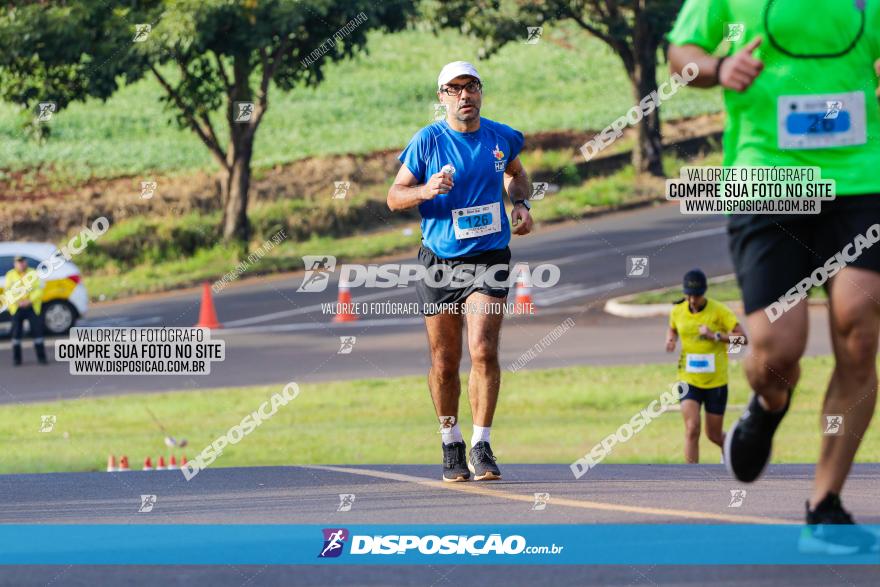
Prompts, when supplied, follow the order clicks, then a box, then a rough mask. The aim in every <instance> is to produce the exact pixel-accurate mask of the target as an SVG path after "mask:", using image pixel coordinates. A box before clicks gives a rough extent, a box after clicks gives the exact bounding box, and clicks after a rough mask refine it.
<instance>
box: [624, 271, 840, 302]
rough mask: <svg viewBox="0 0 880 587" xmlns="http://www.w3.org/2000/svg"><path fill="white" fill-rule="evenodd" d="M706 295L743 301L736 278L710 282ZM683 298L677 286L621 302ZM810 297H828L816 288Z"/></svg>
mask: <svg viewBox="0 0 880 587" xmlns="http://www.w3.org/2000/svg"><path fill="white" fill-rule="evenodd" d="M706 295H707V296H708V297H710V298H712V299H713V300H718V301H719V302H738V301H740V300H742V292H741V291H740V289H739V286H738V285H737V283H736V278H733V277H731V278H729V279H724V280H722V281H716V282H712V281H710V282H709V289H708V290H707V292H706ZM682 297H683V294H682V293H681V286H680V285H676V286H674V287H668V288H666V289H661V290H655V291H646V292H642V293H637V294H635V295H632V296H627V297H626V298H624V299H622V300H621V302H622V303H624V304H665V303H672V302H675V301H678V300H680V299H681V298H682ZM810 297H811V298H815V299H817V300H824V299H826V298H827V297H828V296H827V295H826V294H825V290H824V289H822V288H820V287H814V288H813V289H811V290H810Z"/></svg>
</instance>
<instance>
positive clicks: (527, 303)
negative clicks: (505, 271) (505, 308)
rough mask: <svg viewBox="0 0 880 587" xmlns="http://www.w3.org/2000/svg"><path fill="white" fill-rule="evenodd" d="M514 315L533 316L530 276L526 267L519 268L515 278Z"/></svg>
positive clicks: (533, 305)
mask: <svg viewBox="0 0 880 587" xmlns="http://www.w3.org/2000/svg"><path fill="white" fill-rule="evenodd" d="M514 304H515V306H514V307H515V310H516V311H515V312H514V313H515V314H534V313H535V302H534V300H532V275H531V273H529V268H528V266H521V267H520V269H519V274H518V275H517V276H516V300H514Z"/></svg>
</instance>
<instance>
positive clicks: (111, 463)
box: [107, 455, 116, 473]
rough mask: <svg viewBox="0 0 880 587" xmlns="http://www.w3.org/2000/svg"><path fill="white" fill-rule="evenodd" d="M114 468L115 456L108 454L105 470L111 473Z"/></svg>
mask: <svg viewBox="0 0 880 587" xmlns="http://www.w3.org/2000/svg"><path fill="white" fill-rule="evenodd" d="M115 470H116V457H114V456H113V455H110V456H109V457H107V472H108V473H112V472H113V471H115Z"/></svg>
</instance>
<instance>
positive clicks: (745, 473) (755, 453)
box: [724, 390, 792, 483]
mask: <svg viewBox="0 0 880 587" xmlns="http://www.w3.org/2000/svg"><path fill="white" fill-rule="evenodd" d="M791 392H792V390H788V398H787V399H786V400H785V407H784V408H783V409H782V410H780V411H778V412H768V411H767V410H765V409H764V408H763V407H762V406H761V403H760V402H759V401H758V396H757V394H754V393H753V394H752V399H751V400H750V401H749V406H748V407H747V408H746V411H745V412H743V415H742V416H740V419H739V420H738V421H737V422H736V424H734V425H733V428H731V429H730V431H728V433H727V436H726V437H725V438H724V465H725V466H726V467H727V470H728V471H730V473H731V474H732V475H733V476H734V477H736V478H737V479H738V480H739V481H742V482H743V483H751V482H752V481H754V480H755V479H757V478H758V477H760V476H761V474H762V473H763V472H764V469H765V468H767V463H769V462H770V453H771V449H772V448H773V434H774V433H775V432H776V428H777V427H778V426H779V423H780V422H782V418H783V417H784V416H785V413H786V412H787V411H788V406H789V405H791Z"/></svg>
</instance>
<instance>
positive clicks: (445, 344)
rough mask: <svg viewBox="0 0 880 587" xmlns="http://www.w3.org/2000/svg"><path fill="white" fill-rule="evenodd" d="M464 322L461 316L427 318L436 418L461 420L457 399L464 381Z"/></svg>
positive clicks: (443, 315)
mask: <svg viewBox="0 0 880 587" xmlns="http://www.w3.org/2000/svg"><path fill="white" fill-rule="evenodd" d="M463 325H464V322H463V320H462V316H461V314H435V315H434V316H426V317H425V327H426V328H427V330H428V347H429V348H430V351H431V369H430V371H428V387H429V388H430V390H431V399H432V400H433V401H434V409H435V410H436V411H437V416H438V417H439V416H455V417H456V419H458V398H459V396H460V395H461V380H460V379H459V376H458V369H459V366H460V365H461V334H462V327H463Z"/></svg>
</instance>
